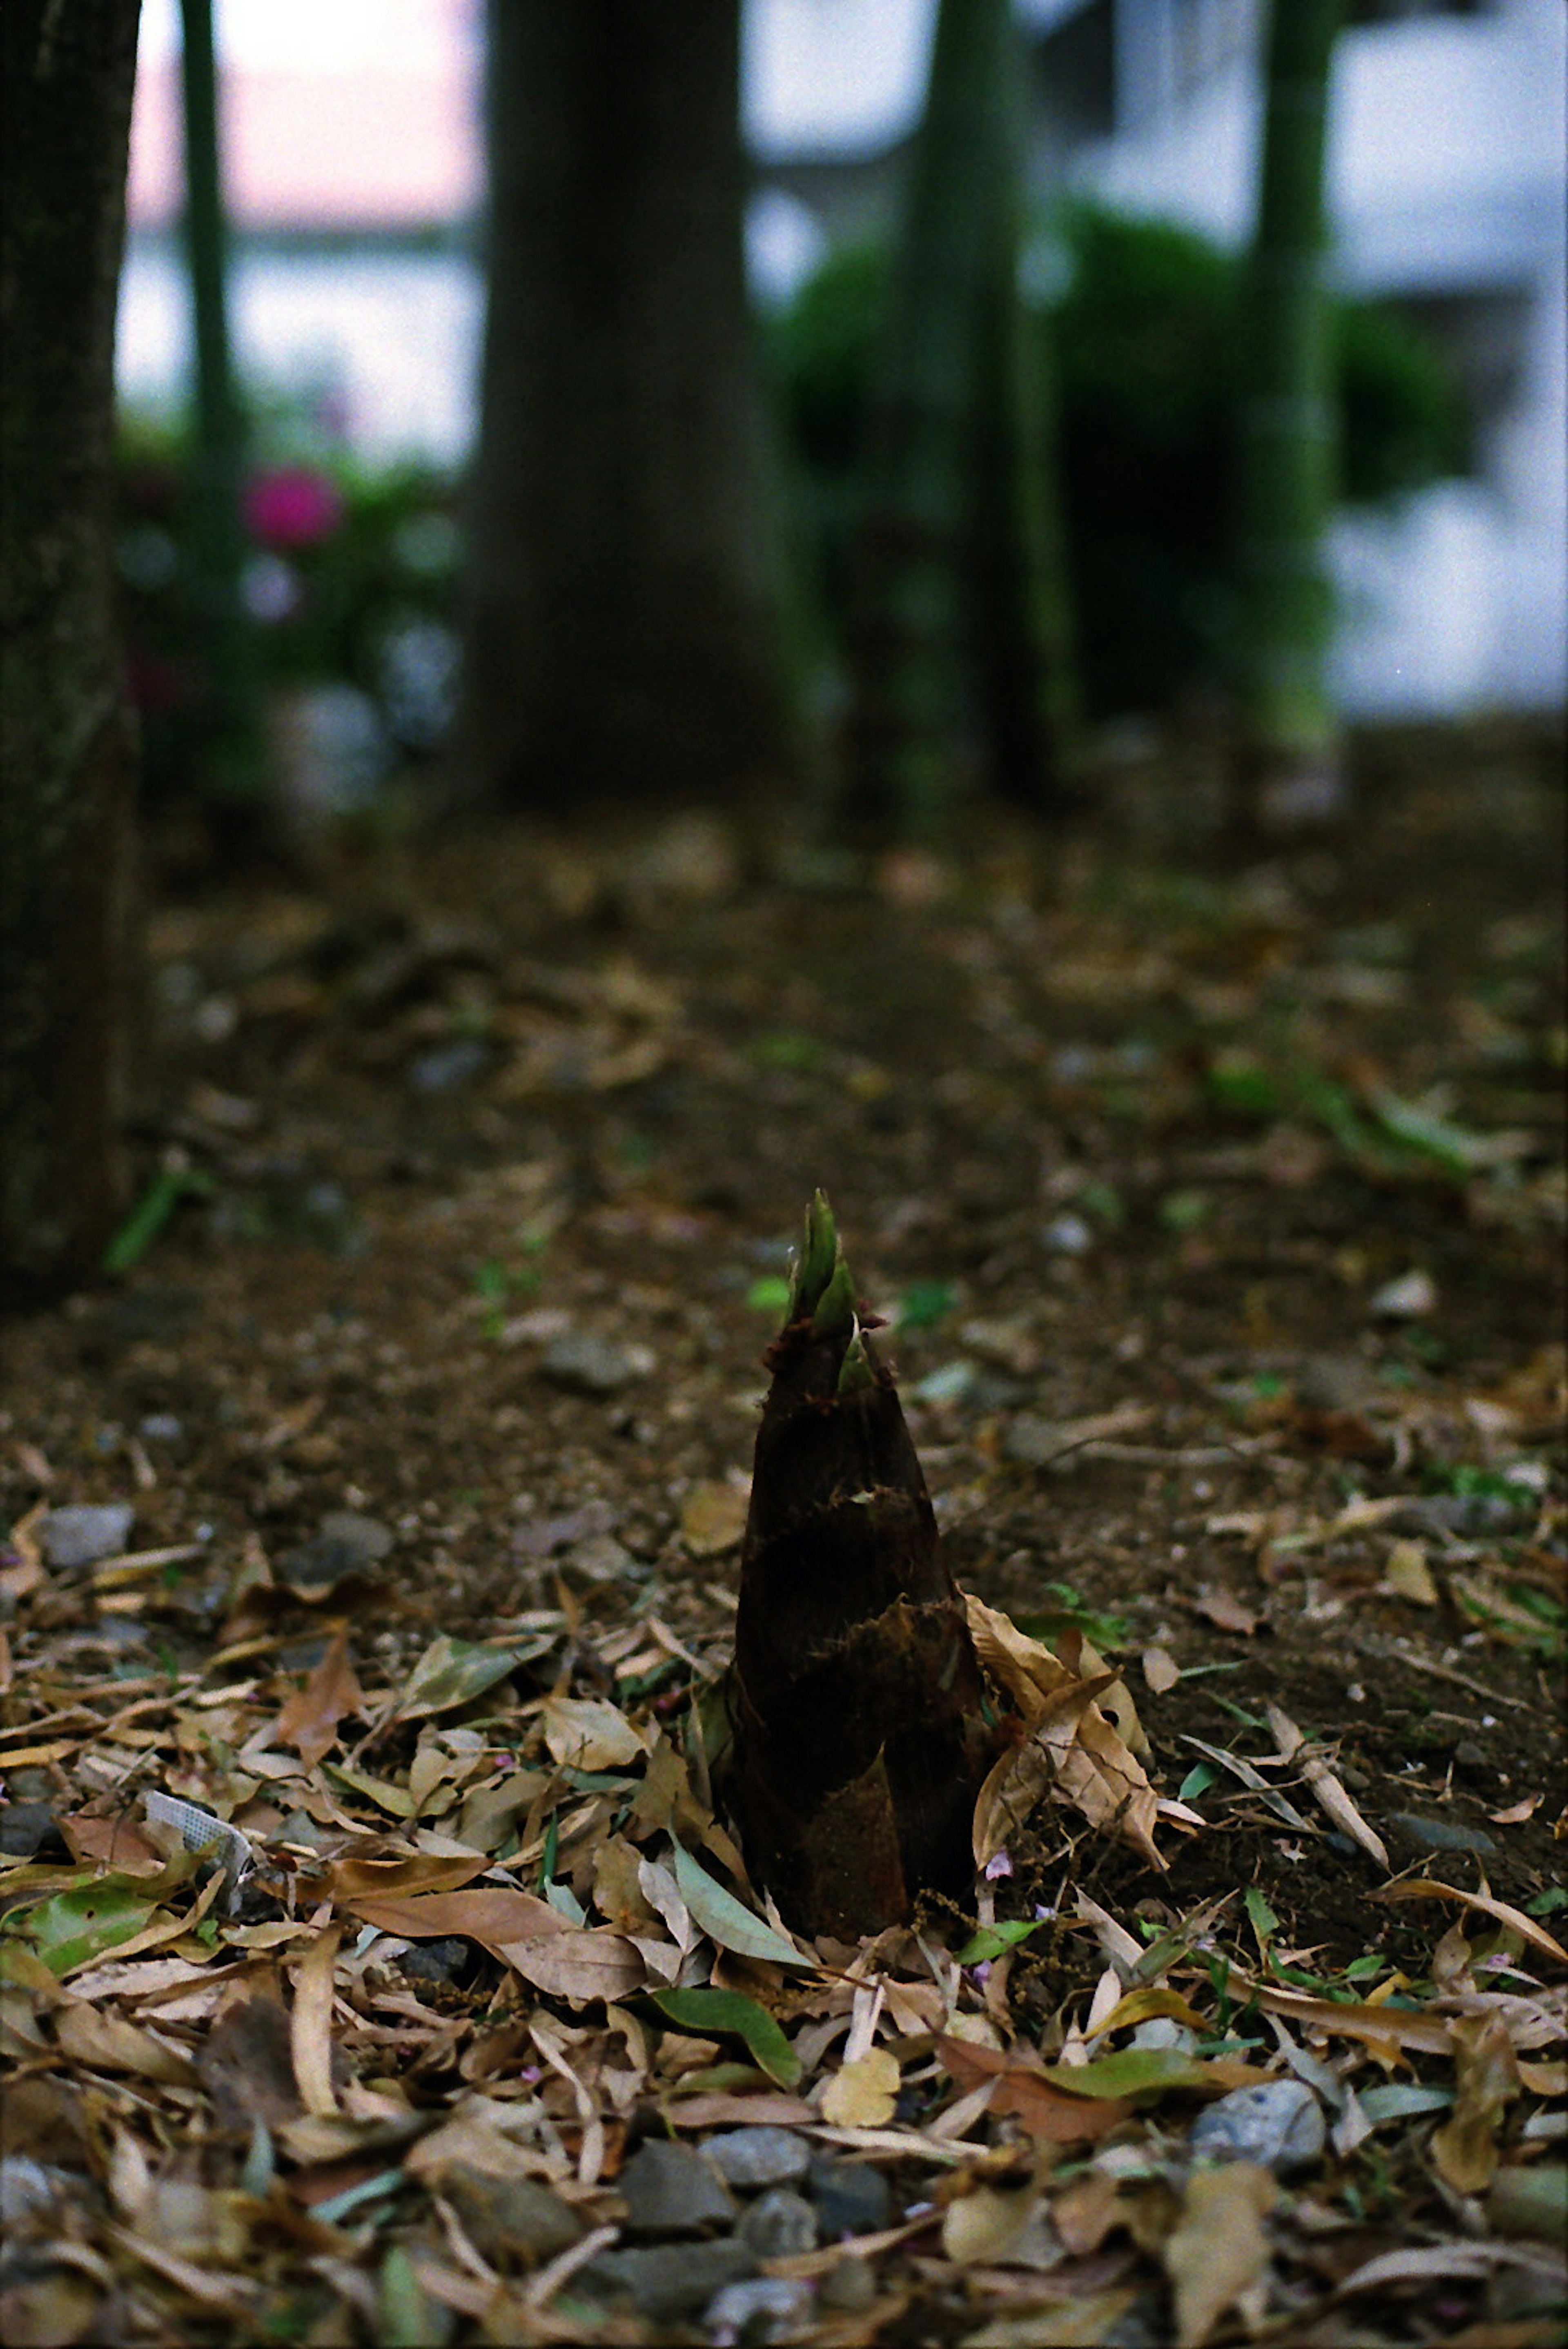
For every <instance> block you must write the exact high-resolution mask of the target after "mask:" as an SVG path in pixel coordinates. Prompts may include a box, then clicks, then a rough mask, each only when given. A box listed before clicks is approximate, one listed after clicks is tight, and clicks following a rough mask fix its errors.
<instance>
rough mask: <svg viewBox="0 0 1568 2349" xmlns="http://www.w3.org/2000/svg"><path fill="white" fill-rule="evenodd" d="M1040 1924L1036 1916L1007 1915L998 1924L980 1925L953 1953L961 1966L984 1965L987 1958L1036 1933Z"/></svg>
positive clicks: (998, 1954) (1012, 1947)
mask: <svg viewBox="0 0 1568 2349" xmlns="http://www.w3.org/2000/svg"><path fill="white" fill-rule="evenodd" d="M1040 1925H1041V1920H1040V1919H1039V1918H1037V1917H1009V1918H1007V1919H1006V1920H1004V1922H1002V1924H1000V1925H982V1926H981V1929H980V1930H979V1932H978V1933H971V1935H970V1938H969V1940H967V1941H966V1942H965V1943H964V1945H963V1947H962V1949H961V1950H959V1951H955V1952H954V1954H955V1956H956V1957H957V1960H958V1962H959V1964H960V1965H961V1966H981V1965H984V1964H985V1963H986V1962H987V1961H988V1960H990V1959H992V1958H999V1957H1001V1955H1002V1951H1004V1950H1015V1949H1016V1948H1017V1947H1018V1944H1019V1943H1020V1941H1026V1940H1028V1939H1029V1936H1030V1934H1031V1933H1037V1932H1038V1931H1039V1930H1040Z"/></svg>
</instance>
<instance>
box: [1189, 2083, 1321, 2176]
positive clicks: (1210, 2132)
mask: <svg viewBox="0 0 1568 2349" xmlns="http://www.w3.org/2000/svg"><path fill="white" fill-rule="evenodd" d="M1326 2134H1327V2132H1326V2130H1325V2127H1324V2117H1323V2108H1322V2106H1320V2105H1319V2103H1318V2100H1317V2098H1316V2097H1315V2096H1314V2095H1313V2092H1312V2090H1311V2089H1310V2088H1309V2087H1308V2086H1307V2085H1306V2082H1305V2081H1304V2080H1262V2081H1260V2082H1259V2083H1258V2085H1256V2086H1255V2087H1251V2088H1232V2089H1231V2093H1230V2095H1227V2096H1221V2097H1220V2100H1219V2102H1218V2103H1217V2104H1212V2105H1210V2106H1209V2107H1208V2108H1207V2110H1206V2111H1204V2112H1201V2113H1199V2116H1198V2118H1197V2119H1196V2120H1195V2121H1194V2122H1193V2124H1192V2127H1191V2130H1190V2131H1189V2136H1188V2143H1189V2146H1190V2147H1191V2148H1192V2150H1193V2152H1194V2153H1201V2154H1207V2155H1209V2156H1210V2158H1211V2159H1214V2160H1219V2161H1255V2162H1258V2163H1259V2164H1260V2165H1261V2166H1262V2168H1265V2169H1278V2170H1290V2169H1303V2168H1305V2167H1306V2166H1307V2164H1308V2163H1309V2162H1313V2161H1315V2160H1316V2159H1317V2157H1318V2155H1319V2154H1320V2153H1321V2152H1322V2151H1323V2147H1324V2137H1325V2136H1326Z"/></svg>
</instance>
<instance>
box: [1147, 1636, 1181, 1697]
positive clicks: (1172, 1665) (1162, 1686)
mask: <svg viewBox="0 0 1568 2349" xmlns="http://www.w3.org/2000/svg"><path fill="white" fill-rule="evenodd" d="M1142 1663H1143V1676H1144V1680H1145V1682H1147V1686H1148V1689H1149V1692H1150V1693H1151V1694H1152V1695H1154V1696H1164V1694H1165V1693H1166V1692H1167V1690H1168V1689H1173V1688H1174V1687H1175V1686H1176V1683H1177V1682H1178V1681H1179V1679H1180V1678H1181V1666H1180V1665H1179V1663H1178V1662H1177V1661H1176V1658H1175V1657H1174V1656H1173V1655H1172V1654H1171V1653H1170V1651H1169V1650H1168V1648H1146V1649H1145V1650H1144V1651H1143V1657H1142Z"/></svg>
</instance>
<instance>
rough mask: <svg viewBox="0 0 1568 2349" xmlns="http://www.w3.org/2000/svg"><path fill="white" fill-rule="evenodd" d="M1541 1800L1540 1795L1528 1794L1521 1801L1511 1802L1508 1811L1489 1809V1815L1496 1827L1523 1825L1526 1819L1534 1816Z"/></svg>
mask: <svg viewBox="0 0 1568 2349" xmlns="http://www.w3.org/2000/svg"><path fill="white" fill-rule="evenodd" d="M1541 1801H1542V1798H1541V1796H1540V1795H1526V1796H1525V1798H1524V1800H1523V1801H1522V1802H1521V1803H1511V1804H1510V1805H1509V1806H1508V1808H1507V1810H1506V1811H1489V1812H1488V1813H1487V1816H1488V1818H1489V1819H1490V1821H1491V1823H1492V1825H1493V1826H1494V1827H1517V1826H1523V1824H1524V1822H1525V1820H1526V1819H1529V1818H1533V1817H1534V1816H1535V1814H1536V1812H1537V1811H1538V1810H1539V1809H1540V1808H1541Z"/></svg>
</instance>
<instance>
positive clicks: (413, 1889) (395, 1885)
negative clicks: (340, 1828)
mask: <svg viewBox="0 0 1568 2349" xmlns="http://www.w3.org/2000/svg"><path fill="white" fill-rule="evenodd" d="M489 1866H490V1861H489V1860H488V1858H487V1857H485V1856H484V1854H483V1852H469V1853H465V1854H464V1855H463V1856H462V1857H461V1858H459V1857H452V1858H445V1857H439V1856H438V1855H437V1854H436V1853H434V1852H425V1851H409V1850H406V1849H399V1850H396V1851H373V1850H372V1851H369V1852H357V1851H352V1850H350V1851H346V1852H344V1853H343V1854H342V1855H341V1857H338V1858H337V1859H335V1860H334V1861H333V1863H332V1866H331V1868H330V1869H329V1871H328V1873H327V1883H328V1885H329V1887H330V1889H331V1892H332V1897H333V1899H334V1900H336V1901H337V1903H338V1904H339V1905H340V1906H342V1907H345V1908H352V1906H353V1904H354V1903H355V1901H356V1900H360V1899H407V1898H409V1897H410V1896H411V1895H413V1894H415V1893H421V1892H455V1891H456V1890H457V1889H459V1887H460V1886H462V1885H464V1884H469V1883H472V1879H473V1878H475V1877H476V1876H482V1875H483V1873H484V1870H485V1869H486V1868H488V1867H489Z"/></svg>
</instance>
